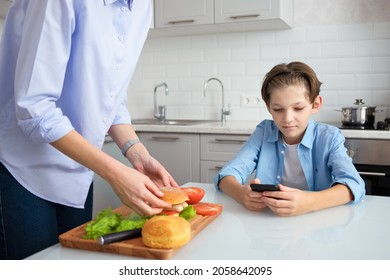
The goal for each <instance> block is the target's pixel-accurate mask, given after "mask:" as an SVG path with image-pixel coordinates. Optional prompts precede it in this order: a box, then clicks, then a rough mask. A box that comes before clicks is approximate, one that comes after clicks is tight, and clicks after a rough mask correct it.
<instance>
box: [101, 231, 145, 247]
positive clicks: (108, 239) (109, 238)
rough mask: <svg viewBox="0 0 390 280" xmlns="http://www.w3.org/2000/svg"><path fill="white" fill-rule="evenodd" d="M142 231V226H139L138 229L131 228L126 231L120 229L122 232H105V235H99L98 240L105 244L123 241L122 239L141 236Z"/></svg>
mask: <svg viewBox="0 0 390 280" xmlns="http://www.w3.org/2000/svg"><path fill="white" fill-rule="evenodd" d="M141 231H142V228H137V229H130V230H124V231H120V232H114V233H109V234H105V235H102V236H99V238H98V242H99V244H100V245H104V244H110V243H113V242H118V241H122V240H126V239H132V238H136V237H140V236H141Z"/></svg>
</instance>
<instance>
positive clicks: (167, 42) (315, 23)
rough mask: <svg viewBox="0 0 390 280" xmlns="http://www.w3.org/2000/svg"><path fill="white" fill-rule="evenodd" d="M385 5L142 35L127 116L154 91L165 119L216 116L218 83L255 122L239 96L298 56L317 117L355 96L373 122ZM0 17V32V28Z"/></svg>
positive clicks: (146, 110)
mask: <svg viewBox="0 0 390 280" xmlns="http://www.w3.org/2000/svg"><path fill="white" fill-rule="evenodd" d="M389 11H390V3H389V1H388V0H371V1H364V0H344V1H339V0H327V1H323V0H295V1H294V17H295V19H294V28H293V29H289V30H279V31H259V32H239V33H224V34H213V35H198V36H190V35H189V36H181V37H161V38H148V40H147V42H146V45H145V47H144V50H143V53H142V55H141V58H140V61H139V63H138V66H137V69H136V72H135V74H134V77H133V80H132V82H131V84H130V86H129V90H128V99H129V100H128V106H129V109H130V112H131V114H132V117H133V118H149V117H153V90H154V86H155V85H156V84H158V83H160V82H166V83H167V84H168V86H169V90H170V94H169V96H167V97H165V96H164V94H163V90H162V89H159V91H158V99H159V103H161V104H163V105H164V104H166V105H167V117H168V118H185V119H218V118H219V117H220V108H221V103H222V102H221V99H222V98H221V92H220V87H219V85H218V83H215V82H211V83H210V84H209V87H208V90H207V94H206V96H205V97H204V96H203V85H204V82H205V81H206V80H207V79H208V78H211V77H216V78H218V79H220V80H221V81H222V82H223V85H224V89H225V103H226V104H228V103H229V104H230V106H231V108H230V109H231V115H230V116H228V119H231V120H260V119H264V118H268V117H269V114H268V112H267V110H266V108H265V106H264V104H263V102H262V101H261V102H260V104H259V105H258V107H243V106H241V96H242V95H250V96H256V95H257V96H259V97H260V87H261V82H262V79H263V77H264V75H265V74H266V72H267V71H269V70H270V69H271V68H272V67H273V66H274V65H275V64H277V63H280V62H290V61H293V60H301V61H304V62H306V63H308V64H309V65H311V66H312V67H313V68H314V70H315V71H316V72H317V74H318V77H319V79H320V80H321V81H322V83H323V85H322V90H321V94H322V96H323V99H324V105H323V108H322V110H321V111H320V113H318V114H316V115H315V119H317V120H319V121H339V120H340V115H341V113H340V112H338V111H336V110H339V109H340V108H341V107H343V106H352V105H353V102H354V100H355V99H356V98H362V99H363V100H364V101H365V102H366V104H367V105H369V106H378V110H382V111H381V112H378V113H377V117H376V120H383V119H384V118H385V117H389V116H390V115H389V107H390V12H389ZM2 24H3V23H2V20H1V19H0V33H1V29H2Z"/></svg>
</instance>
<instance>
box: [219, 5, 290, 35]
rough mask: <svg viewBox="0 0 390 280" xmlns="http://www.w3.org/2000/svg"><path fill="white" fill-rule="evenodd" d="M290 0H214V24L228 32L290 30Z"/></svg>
mask: <svg viewBox="0 0 390 280" xmlns="http://www.w3.org/2000/svg"><path fill="white" fill-rule="evenodd" d="M292 15H293V2H292V0H256V1H254V0H240V1H236V0H215V16H214V21H215V24H217V25H218V24H222V25H221V26H223V27H224V28H226V29H227V30H230V31H240V30H246V31H250V30H267V29H284V28H291V27H292V24H293V17H292Z"/></svg>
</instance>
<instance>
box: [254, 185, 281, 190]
mask: <svg viewBox="0 0 390 280" xmlns="http://www.w3.org/2000/svg"><path fill="white" fill-rule="evenodd" d="M251 189H252V190H253V191H255V192H264V191H278V190H279V187H278V186H277V185H270V184H251Z"/></svg>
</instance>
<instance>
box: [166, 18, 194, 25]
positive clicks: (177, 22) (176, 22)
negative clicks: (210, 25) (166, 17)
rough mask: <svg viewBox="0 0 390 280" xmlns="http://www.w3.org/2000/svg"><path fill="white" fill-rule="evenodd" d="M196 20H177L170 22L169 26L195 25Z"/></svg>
mask: <svg viewBox="0 0 390 280" xmlns="http://www.w3.org/2000/svg"><path fill="white" fill-rule="evenodd" d="M193 22H195V20H193V19H184V20H175V21H168V24H182V23H193Z"/></svg>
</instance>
